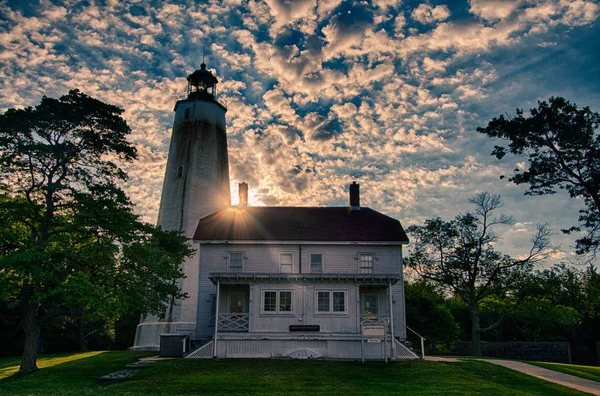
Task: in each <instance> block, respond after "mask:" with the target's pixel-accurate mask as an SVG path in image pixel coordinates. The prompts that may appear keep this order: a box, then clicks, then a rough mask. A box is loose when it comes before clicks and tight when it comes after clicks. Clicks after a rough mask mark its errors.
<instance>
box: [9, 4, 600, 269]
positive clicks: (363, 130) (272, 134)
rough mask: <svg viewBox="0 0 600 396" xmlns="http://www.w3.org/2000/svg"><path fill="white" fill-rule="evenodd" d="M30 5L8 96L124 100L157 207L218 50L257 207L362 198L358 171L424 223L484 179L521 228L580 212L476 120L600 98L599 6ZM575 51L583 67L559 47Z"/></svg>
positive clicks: (13, 21) (234, 138) (365, 186)
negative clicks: (200, 81)
mask: <svg viewBox="0 0 600 396" xmlns="http://www.w3.org/2000/svg"><path fill="white" fill-rule="evenodd" d="M26 3H28V2H23V4H20V3H19V4H17V3H15V2H12V3H6V2H4V3H0V14H2V15H3V18H2V20H1V21H0V26H1V28H0V81H1V83H0V84H1V86H2V89H1V90H0V103H1V106H2V109H3V110H5V109H7V108H11V107H23V106H28V105H34V104H36V103H38V102H39V100H40V98H41V97H42V96H43V95H47V96H52V97H57V96H60V95H63V94H65V93H66V92H67V91H68V90H69V89H71V88H79V89H80V90H82V91H83V92H85V93H87V94H89V95H91V96H93V97H96V98H98V99H100V100H103V101H106V102H109V103H112V104H116V105H119V106H121V107H122V108H124V109H125V113H124V117H125V118H126V120H127V121H128V123H129V125H130V126H131V128H132V131H133V134H132V136H131V140H132V142H133V144H134V145H135V146H136V147H137V149H138V153H139V157H140V159H139V161H137V162H136V163H133V164H128V165H125V167H126V170H127V171H128V173H129V175H130V180H129V182H128V183H127V184H126V189H127V191H128V193H129V194H130V195H131V197H132V199H133V201H134V202H135V203H136V205H137V211H138V212H139V213H140V214H142V215H143V216H145V218H146V219H147V220H150V221H154V220H155V219H156V215H157V210H158V205H159V200H160V191H161V185H162V178H163V175H164V166H165V162H166V158H167V151H168V144H169V139H170V133H171V131H170V128H171V124H172V119H173V108H174V104H175V102H176V101H177V100H179V99H182V98H184V97H185V94H184V92H185V88H186V83H187V82H186V77H187V75H188V74H190V73H191V72H193V70H195V69H197V68H199V65H200V63H201V62H202V61H205V62H206V64H207V65H208V68H209V69H210V70H211V71H212V72H213V73H214V74H215V75H216V76H217V78H218V79H219V84H218V94H219V100H220V102H221V103H223V104H224V105H225V106H226V107H227V108H228V112H227V128H228V130H227V134H228V138H229V140H228V145H229V153H230V175H231V181H232V191H237V188H236V185H237V183H238V182H241V181H246V182H248V183H249V185H250V200H251V204H254V205H347V192H346V189H347V186H348V184H349V183H350V182H352V181H353V180H356V181H357V182H358V183H361V185H362V186H361V194H363V197H362V198H361V202H364V204H365V205H367V206H370V207H373V208H376V209H378V210H380V211H382V212H384V213H386V214H388V215H391V216H394V217H397V218H399V219H400V220H401V221H402V222H403V224H406V225H410V224H417V223H420V222H422V221H424V220H425V219H427V218H431V217H436V216H442V217H445V218H447V219H449V218H452V217H454V216H455V215H456V214H457V213H458V212H460V211H466V210H468V209H469V207H468V204H467V198H468V197H470V196H472V195H473V194H474V193H475V192H480V191H484V190H489V191H490V192H493V193H502V194H504V195H505V197H506V199H505V201H506V205H507V207H509V208H510V209H511V210H513V211H515V212H516V213H515V217H516V218H518V217H521V216H520V215H522V217H525V218H524V219H522V220H523V221H524V223H521V224H524V226H523V227H521V228H515V229H514V230H512V231H510V233H511V234H514V235H518V234H522V233H523V234H524V233H525V231H530V229H531V226H530V225H529V223H526V222H532V223H531V224H535V223H536V222H538V221H539V220H540V219H542V218H544V216H554V217H555V218H556V223H557V224H556V226H555V228H559V227H566V226H567V225H569V224H571V223H572V219H574V218H575V217H576V216H577V214H576V211H577V208H573V205H572V204H570V202H569V200H568V199H565V200H561V199H558V198H557V197H545V198H544V199H548V200H549V201H544V202H550V203H552V204H553V205H559V207H558V208H557V209H556V210H554V211H552V213H554V214H553V215H552V214H550V212H549V211H547V210H546V209H540V208H538V207H536V204H535V202H539V201H535V202H534V201H532V200H529V199H524V198H523V197H522V193H523V190H522V189H521V188H517V187H516V186H513V185H510V184H508V183H506V181H500V180H499V179H498V175H500V174H504V173H507V172H510V171H511V165H510V164H508V163H499V162H497V161H496V160H494V159H493V158H492V157H491V156H490V155H489V153H490V152H491V150H492V148H493V144H494V142H491V141H489V140H486V139H488V138H486V137H481V136H478V134H477V133H476V132H474V131H475V128H476V127H477V126H483V125H484V124H485V123H486V122H487V121H488V120H489V119H491V117H492V116H496V115H498V114H501V113H505V112H510V111H513V109H514V108H515V107H532V105H533V104H535V101H536V100H538V99H545V98H547V97H549V96H551V95H565V96H574V97H572V99H573V100H574V101H575V102H577V103H578V104H582V105H585V104H590V105H594V104H598V99H597V95H596V94H597V88H598V84H599V83H598V76H597V75H596V76H595V77H594V76H590V75H589V74H588V75H585V73H586V70H588V69H589V68H587V67H586V65H585V62H589V63H593V62H594V61H598V54H597V53H596V54H594V53H593V51H594V48H587V49H581V50H579V49H577V48H576V46H574V47H570V46H569V45H570V44H569V43H571V42H573V43H580V44H581V42H580V41H577V40H579V37H580V36H581V37H583V36H585V35H588V36H589V35H591V33H590V32H592V31H593V30H594V29H595V30H596V32H597V31H598V17H599V12H600V11H599V6H598V4H597V2H594V1H586V0H544V1H535V2H533V1H525V0H506V1H498V0H464V1H462V2H448V3H446V4H433V3H431V2H422V3H418V2H408V1H394V0H376V1H372V2H344V1H341V0H319V1H317V0H299V1H287V0H264V1H260V0H227V1H210V2H174V1H173V2H172V1H165V2H159V3H156V4H155V6H154V7H151V6H149V5H148V4H147V3H145V2H137V1H134V2H118V1H107V2H91V3H77V2H70V1H53V2H50V1H46V0H43V1H40V2H39V3H36V4H33V3H32V4H26ZM588 36H585V37H588ZM565 37H566V38H565ZM593 37H595V36H593ZM569 40H571V41H569ZM595 49H597V48H595ZM577 51H580V52H577ZM557 57H562V58H560V59H562V61H564V62H574V63H573V64H574V65H575V66H574V67H577V68H578V69H577V70H579V71H580V72H581V80H573V79H576V78H577V75H573V74H572V73H571V72H570V70H571V69H570V68H569V66H568V65H567V64H565V66H564V68H563V69H559V68H558V67H559V66H557V64H556V62H554V63H553V62H550V61H548V60H552V59H555V58H557ZM546 65H547V67H548V68H549V69H548V71H544V70H546V69H544V67H546ZM533 68H537V69H535V72H533V71H532V70H533ZM590 70H592V69H590ZM567 71H569V73H571V74H569V75H570V76H571V75H573V77H571V78H572V80H569V81H588V80H590V78H591V81H592V83H591V84H588V85H587V88H585V84H582V83H581V84H579V85H578V86H577V87H576V88H573V86H574V85H573V84H574V83H573V84H572V86H569V87H567V86H566V84H567V82H566V81H565V82H564V84H563V85H561V83H562V81H560V80H558V79H557V78H556V77H555V76H554V77H552V74H551V73H557V72H563V73H564V72H567ZM587 73H591V71H588V72H587ZM557 87H558V88H557ZM560 87H562V88H560ZM561 89H562V90H561ZM594 97H595V98H596V99H593V98H594ZM593 100H595V102H593ZM592 107H593V106H592ZM596 109H598V107H596ZM232 201H234V202H235V201H236V199H235V198H234V199H232ZM537 206H539V205H537ZM572 216H575V217H572ZM515 227H516V225H515ZM565 241H566V242H565V243H564V246H563V248H564V250H568V249H569V242H568V240H565ZM505 242H506V243H508V244H509V246H513V247H516V246H517V245H518V243H519V241H518V238H517V237H508V238H505ZM557 257H558V256H557Z"/></svg>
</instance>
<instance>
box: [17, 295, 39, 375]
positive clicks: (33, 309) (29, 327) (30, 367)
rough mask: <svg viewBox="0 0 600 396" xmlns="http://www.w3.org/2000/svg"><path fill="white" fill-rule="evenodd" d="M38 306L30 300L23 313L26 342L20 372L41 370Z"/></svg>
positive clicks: (26, 372)
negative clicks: (38, 354)
mask: <svg viewBox="0 0 600 396" xmlns="http://www.w3.org/2000/svg"><path fill="white" fill-rule="evenodd" d="M37 321H38V307H37V305H35V304H32V303H31V302H30V301H26V302H25V314H24V315H23V331H24V333H25V342H24V344H23V358H22V359H21V368H19V373H20V374H30V373H33V372H34V371H37V370H39V369H38V367H37V364H36V360H37V344H38V323H37Z"/></svg>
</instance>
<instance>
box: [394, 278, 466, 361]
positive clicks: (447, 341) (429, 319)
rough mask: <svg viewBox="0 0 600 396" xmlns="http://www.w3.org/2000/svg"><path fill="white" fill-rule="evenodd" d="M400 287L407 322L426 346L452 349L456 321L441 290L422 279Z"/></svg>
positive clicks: (456, 331) (455, 335)
mask: <svg viewBox="0 0 600 396" xmlns="http://www.w3.org/2000/svg"><path fill="white" fill-rule="evenodd" d="M404 291H405V296H406V320H407V325H408V326H410V327H411V328H412V329H413V330H415V331H416V332H417V333H419V334H420V335H421V336H423V337H425V339H427V346H429V347H435V349H437V350H445V351H447V350H450V349H452V344H453V343H454V341H455V340H456V337H457V334H458V325H457V324H456V323H455V322H454V317H453V315H452V312H451V311H450V309H449V308H448V307H447V306H446V303H445V300H444V296H443V294H442V293H441V292H440V291H438V290H436V287H435V286H434V285H432V284H430V283H428V282H426V281H423V280H420V281H417V282H414V283H408V282H407V283H405V288H404ZM415 341H416V340H415Z"/></svg>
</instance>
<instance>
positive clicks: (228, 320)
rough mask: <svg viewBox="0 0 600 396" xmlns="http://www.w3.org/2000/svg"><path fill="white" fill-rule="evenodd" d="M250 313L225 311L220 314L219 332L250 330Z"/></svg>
mask: <svg viewBox="0 0 600 396" xmlns="http://www.w3.org/2000/svg"><path fill="white" fill-rule="evenodd" d="M249 320H250V314H247V313H224V314H219V332H221V331H238V332H244V331H248V322H249Z"/></svg>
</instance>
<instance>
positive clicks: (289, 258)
mask: <svg viewBox="0 0 600 396" xmlns="http://www.w3.org/2000/svg"><path fill="white" fill-rule="evenodd" d="M293 258H294V255H293V254H292V253H280V254H279V267H280V271H281V272H283V273H287V274H289V273H291V272H292V262H293Z"/></svg>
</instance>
